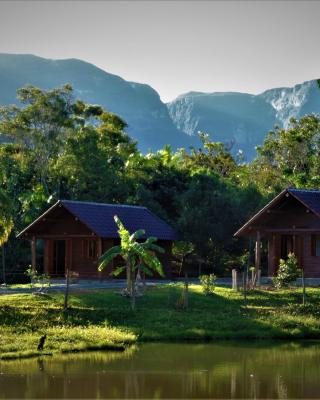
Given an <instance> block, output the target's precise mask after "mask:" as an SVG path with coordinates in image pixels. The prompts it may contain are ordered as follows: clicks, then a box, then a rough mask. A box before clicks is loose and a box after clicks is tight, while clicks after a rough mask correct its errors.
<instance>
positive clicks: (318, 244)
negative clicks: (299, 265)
mask: <svg viewBox="0 0 320 400" xmlns="http://www.w3.org/2000/svg"><path fill="white" fill-rule="evenodd" d="M311 255H312V256H314V257H320V235H311Z"/></svg>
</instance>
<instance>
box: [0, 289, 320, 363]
mask: <svg viewBox="0 0 320 400" xmlns="http://www.w3.org/2000/svg"><path fill="white" fill-rule="evenodd" d="M181 292H182V286H181V285H179V284H175V285H167V286H162V287H156V288H153V289H150V290H149V291H148V292H147V293H146V294H145V296H144V297H142V298H139V299H138V300H137V307H136V311H135V312H134V313H132V311H131V309H130V304H129V301H128V299H126V298H123V297H121V296H120V295H119V294H118V293H116V291H115V290H103V291H102V290H101V291H97V292H83V293H78V294H71V296H70V305H71V309H70V310H69V311H67V312H63V311H62V304H63V294H61V293H53V294H49V295H34V294H12V295H1V296H0V358H14V357H19V356H20V357H27V356H31V355H37V354H38V353H37V344H38V341H39V338H40V336H41V335H43V334H45V333H46V334H47V341H46V345H45V349H44V352H45V353H48V354H53V353H55V352H67V351H81V350H90V349H101V348H103V349H115V350H122V349H124V348H125V347H126V346H128V345H130V344H133V343H135V342H136V341H182V340H200V341H203V340H213V339H256V338H258V339H276V338H282V339H284V338H288V339H289V338H290V339H293V338H295V339H302V338H303V339H307V338H308V339H315V338H320V307H319V304H320V289H308V290H307V295H308V305H307V306H302V305H301V301H302V296H301V289H296V290H292V291H290V290H286V291H256V292H253V293H250V294H249V295H248V300H247V303H246V304H245V302H244V300H243V296H242V294H241V293H239V292H234V291H232V290H231V289H227V288H221V287H218V288H216V291H215V294H213V295H211V296H205V295H203V294H202V292H201V288H200V286H196V285H191V287H190V298H189V309H188V310H187V311H181V310H178V309H177V308H176V303H177V301H178V299H179V297H180V295H181Z"/></svg>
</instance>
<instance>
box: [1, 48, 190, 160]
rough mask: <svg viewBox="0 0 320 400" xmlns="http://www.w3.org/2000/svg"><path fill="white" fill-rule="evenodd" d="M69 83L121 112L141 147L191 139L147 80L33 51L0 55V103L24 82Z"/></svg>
mask: <svg viewBox="0 0 320 400" xmlns="http://www.w3.org/2000/svg"><path fill="white" fill-rule="evenodd" d="M65 83H70V84H71V85H72V86H73V88H74V92H75V96H76V97H79V98H80V99H82V100H84V101H86V102H89V103H94V104H96V103H97V104H101V105H103V106H104V107H105V108H106V109H107V110H109V111H111V112H114V113H116V114H118V115H120V116H121V117H122V118H123V119H124V120H125V121H126V122H127V123H128V129H127V131H128V133H129V134H130V135H131V136H132V137H133V138H134V139H136V140H138V142H139V147H140V149H141V150H142V151H144V152H145V151H148V150H149V149H152V150H158V149H159V148H161V147H163V146H164V145H166V144H168V143H169V144H171V145H172V146H173V148H177V147H181V146H183V145H184V144H186V145H187V146H188V145H189V144H190V143H191V139H190V137H189V136H188V135H186V134H184V133H182V132H180V131H179V130H178V129H177V128H176V127H175V125H174V124H173V122H172V120H171V118H170V116H169V113H168V109H167V107H166V105H165V104H164V103H162V102H161V100H160V97H159V94H158V93H157V92H156V91H155V90H154V89H152V88H151V87H150V86H148V85H143V84H139V83H134V82H128V81H125V80H124V79H122V78H121V77H119V76H116V75H113V74H109V73H107V72H105V71H103V70H101V69H99V68H97V67H95V66H94V65H92V64H89V63H86V62H84V61H81V60H76V59H69V60H48V59H44V58H40V57H36V56H33V55H12V54H0V88H1V90H0V104H3V105H4V104H10V103H14V102H16V90H17V89H18V88H19V87H22V86H24V85H26V84H32V85H34V86H38V87H41V88H44V89H49V88H54V87H58V86H61V85H63V84H65Z"/></svg>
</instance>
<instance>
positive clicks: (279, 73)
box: [0, 0, 320, 101]
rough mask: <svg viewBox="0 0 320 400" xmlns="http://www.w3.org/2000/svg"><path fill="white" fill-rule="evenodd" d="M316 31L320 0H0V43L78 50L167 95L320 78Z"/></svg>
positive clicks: (40, 51)
mask: <svg viewBox="0 0 320 400" xmlns="http://www.w3.org/2000/svg"><path fill="white" fill-rule="evenodd" d="M319 39H320V2H318V1H311V2H308V1H293V2H291V1H283V2H282V1H224V2H218V1H204V2H201V1H187V2H185V1H175V2H174V1H117V2H111V1H97V2H95V1H80V2H78V1H69V2H66V1H62V0H61V1H54V2H50V1H42V2H41V1H23V2H20V1H8V2H6V1H0V52H4V53H33V54H36V55H39V56H43V57H47V58H72V57H75V58H80V59H83V60H86V61H88V62H91V63H93V64H95V65H97V66H99V67H101V68H102V69H104V70H106V71H108V72H112V73H114V74H116V75H120V76H122V77H123V78H125V79H127V80H131V81H136V82H144V83H148V84H150V85H151V86H152V87H154V88H155V89H156V90H157V91H158V92H159V94H160V96H161V98H162V99H163V100H165V101H168V100H171V99H173V98H174V97H176V96H177V95H179V94H181V93H185V92H187V91H191V90H197V91H207V92H213V91H244V92H249V93H259V92H261V91H263V90H265V89H268V88H271V87H276V86H287V85H293V84H296V83H299V82H302V81H304V80H309V79H313V78H318V77H320V51H319ZM0 90H1V88H0Z"/></svg>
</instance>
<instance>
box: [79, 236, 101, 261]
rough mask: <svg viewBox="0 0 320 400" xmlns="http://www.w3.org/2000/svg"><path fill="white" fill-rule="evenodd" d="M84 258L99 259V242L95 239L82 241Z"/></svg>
mask: <svg viewBox="0 0 320 400" xmlns="http://www.w3.org/2000/svg"><path fill="white" fill-rule="evenodd" d="M82 256H83V257H84V258H97V242H96V240H94V239H85V240H83V241H82Z"/></svg>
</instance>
